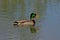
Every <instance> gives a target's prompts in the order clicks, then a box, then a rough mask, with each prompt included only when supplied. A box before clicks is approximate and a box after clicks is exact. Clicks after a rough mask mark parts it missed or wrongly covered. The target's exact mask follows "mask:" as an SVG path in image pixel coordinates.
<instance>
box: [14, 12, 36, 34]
mask: <svg viewBox="0 0 60 40" xmlns="http://www.w3.org/2000/svg"><path fill="white" fill-rule="evenodd" d="M34 18H37V14H36V13H31V14H30V20H18V21H15V22H14V24H13V25H14V26H21V25H22V26H25V25H31V27H30V30H31V32H32V33H34V32H36V29H35V27H34V26H35V23H36V22H35V20H34ZM22 26H21V27H22Z"/></svg>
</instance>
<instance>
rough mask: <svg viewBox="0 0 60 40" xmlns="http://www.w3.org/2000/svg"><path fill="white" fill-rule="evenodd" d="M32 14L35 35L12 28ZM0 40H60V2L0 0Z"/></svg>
mask: <svg viewBox="0 0 60 40" xmlns="http://www.w3.org/2000/svg"><path fill="white" fill-rule="evenodd" d="M32 12H34V13H37V14H38V15H40V18H39V19H37V20H36V27H38V28H39V30H38V32H37V33H31V32H30V30H29V28H28V27H27V28H18V27H16V28H15V27H14V26H13V22H14V21H15V20H22V19H26V20H29V17H30V14H31V13H32ZM0 40H60V0H0Z"/></svg>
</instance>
